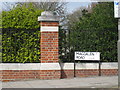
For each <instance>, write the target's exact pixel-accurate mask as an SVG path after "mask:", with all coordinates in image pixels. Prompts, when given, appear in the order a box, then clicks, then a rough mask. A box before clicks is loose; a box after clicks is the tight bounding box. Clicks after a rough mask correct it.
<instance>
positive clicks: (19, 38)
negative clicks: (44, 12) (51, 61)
mask: <svg viewBox="0 0 120 90" xmlns="http://www.w3.org/2000/svg"><path fill="white" fill-rule="evenodd" d="M39 59H40V31H39V29H33V30H22V29H21V30H18V29H3V35H2V62H7V63H12V62H14V63H28V62H30V63H32V62H40V60H39Z"/></svg>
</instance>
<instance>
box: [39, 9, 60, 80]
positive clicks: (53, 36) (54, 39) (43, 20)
mask: <svg viewBox="0 0 120 90" xmlns="http://www.w3.org/2000/svg"><path fill="white" fill-rule="evenodd" d="M38 21H39V22H40V31H41V40H40V46H41V68H40V69H41V76H40V77H41V79H54V78H60V65H59V63H58V60H59V55H58V26H59V18H58V16H56V15H54V14H53V13H52V12H51V11H44V12H42V13H41V16H39V17H38Z"/></svg>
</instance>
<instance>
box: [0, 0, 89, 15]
mask: <svg viewBox="0 0 120 90" xmlns="http://www.w3.org/2000/svg"><path fill="white" fill-rule="evenodd" d="M3 1H5V2H11V3H14V1H20V0H3ZM21 1H24V0H21ZM81 1H82V0H81ZM85 1H86V2H85ZM85 1H84V2H83V1H82V2H80V1H78V2H73V1H70V0H69V2H68V3H67V6H66V7H67V11H68V13H71V12H72V11H74V10H76V9H77V8H79V7H80V6H87V5H88V4H90V0H85ZM0 4H1V3H0ZM0 6H1V5H0ZM2 7H4V5H3V6H2Z"/></svg>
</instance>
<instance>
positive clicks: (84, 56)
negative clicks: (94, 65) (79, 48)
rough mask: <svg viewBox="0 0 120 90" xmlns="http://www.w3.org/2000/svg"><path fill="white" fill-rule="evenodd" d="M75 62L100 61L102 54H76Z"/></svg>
mask: <svg viewBox="0 0 120 90" xmlns="http://www.w3.org/2000/svg"><path fill="white" fill-rule="evenodd" d="M75 60H100V52H75Z"/></svg>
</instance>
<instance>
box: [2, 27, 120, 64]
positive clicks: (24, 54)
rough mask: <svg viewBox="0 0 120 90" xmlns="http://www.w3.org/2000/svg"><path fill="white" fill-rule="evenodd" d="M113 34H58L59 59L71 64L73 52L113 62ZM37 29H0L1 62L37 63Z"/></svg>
mask: <svg viewBox="0 0 120 90" xmlns="http://www.w3.org/2000/svg"><path fill="white" fill-rule="evenodd" d="M117 38H118V36H117V31H116V30H111V31H109V30H106V31H105V30H100V31H97V30H81V31H74V30H65V29H60V30H59V58H60V60H61V61H63V62H73V60H74V51H86V52H88V51H91V52H93V51H94V52H101V60H102V61H109V62H112V61H117ZM39 60H40V31H39V29H31V30H26V29H2V62H19V63H26V62H40V61H39Z"/></svg>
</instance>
